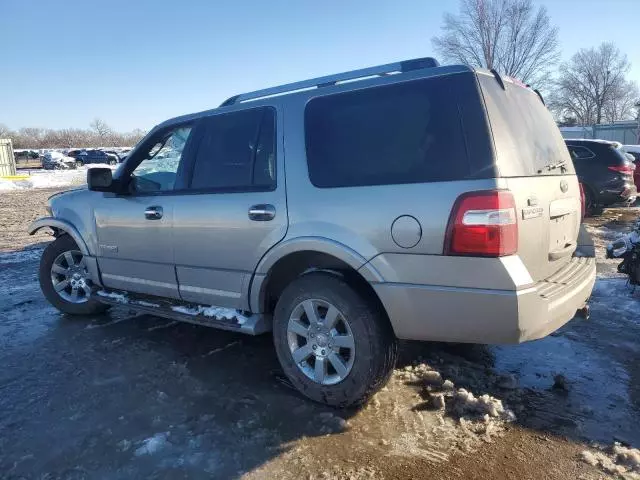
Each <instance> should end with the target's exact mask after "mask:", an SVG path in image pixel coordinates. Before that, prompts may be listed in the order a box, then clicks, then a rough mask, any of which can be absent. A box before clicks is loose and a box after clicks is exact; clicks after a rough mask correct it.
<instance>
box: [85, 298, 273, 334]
mask: <svg viewBox="0 0 640 480" xmlns="http://www.w3.org/2000/svg"><path fill="white" fill-rule="evenodd" d="M91 297H92V298H94V299H96V300H97V301H99V302H101V303H104V304H106V305H113V306H120V307H126V308H129V309H131V310H133V311H135V312H136V313H137V314H145V315H154V316H157V317H163V318H168V319H171V320H176V321H179V322H186V323H192V324H195V325H202V326H204V327H212V328H219V329H221V330H229V331H232V332H238V333H245V334H247V335H260V334H262V333H267V332H270V331H271V325H272V324H271V316H270V315H264V314H256V313H251V314H250V313H242V312H240V311H238V310H233V309H231V308H223V307H214V306H206V305H194V304H188V303H184V302H180V301H178V300H167V299H164V298H158V297H152V296H147V295H135V294H131V293H119V292H114V291H109V290H98V291H96V292H94V293H92V295H91Z"/></svg>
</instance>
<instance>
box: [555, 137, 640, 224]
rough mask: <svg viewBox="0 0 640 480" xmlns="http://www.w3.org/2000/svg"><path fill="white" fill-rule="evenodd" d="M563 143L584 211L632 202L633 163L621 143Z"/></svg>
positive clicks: (600, 141) (633, 185)
mask: <svg viewBox="0 0 640 480" xmlns="http://www.w3.org/2000/svg"><path fill="white" fill-rule="evenodd" d="M565 142H566V144H567V148H568V149H569V153H571V157H572V158H573V163H574V165H575V168H576V173H577V175H578V179H579V180H580V183H582V186H583V188H584V196H585V207H586V210H587V213H588V212H593V210H594V209H596V208H598V207H608V206H611V205H614V204H620V203H623V204H632V203H633V202H635V200H636V196H637V194H638V191H637V189H636V186H635V184H634V181H633V172H634V170H635V165H634V164H633V162H631V161H629V160H628V159H627V157H626V156H625V152H624V151H623V150H622V145H621V144H620V143H618V142H609V141H606V140H577V139H576V140H566V141H565Z"/></svg>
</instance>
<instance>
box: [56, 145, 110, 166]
mask: <svg viewBox="0 0 640 480" xmlns="http://www.w3.org/2000/svg"><path fill="white" fill-rule="evenodd" d="M68 155H69V156H72V157H74V158H75V159H76V163H77V164H78V166H82V165H88V164H91V163H104V164H107V165H117V164H118V163H119V161H120V158H119V157H118V156H117V155H115V154H113V153H108V152H104V151H102V150H97V149H96V150H81V151H79V152H75V151H71V152H69V154H68Z"/></svg>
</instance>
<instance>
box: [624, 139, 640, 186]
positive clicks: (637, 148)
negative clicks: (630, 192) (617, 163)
mask: <svg viewBox="0 0 640 480" xmlns="http://www.w3.org/2000/svg"><path fill="white" fill-rule="evenodd" d="M622 148H623V149H624V151H625V152H627V154H629V155H631V156H632V157H633V163H634V164H635V166H636V169H635V170H634V171H633V181H634V183H635V184H636V188H637V189H638V190H640V145H623V146H622Z"/></svg>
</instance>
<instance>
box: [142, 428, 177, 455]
mask: <svg viewBox="0 0 640 480" xmlns="http://www.w3.org/2000/svg"><path fill="white" fill-rule="evenodd" d="M168 437H169V432H163V433H156V434H155V435H154V436H153V437H149V438H147V439H145V440H143V441H142V445H140V447H138V448H137V449H136V451H135V456H136V457H141V456H143V455H153V454H154V453H157V452H159V451H160V450H163V449H164V448H166V447H167V446H169V441H168V440H167V438H168Z"/></svg>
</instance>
